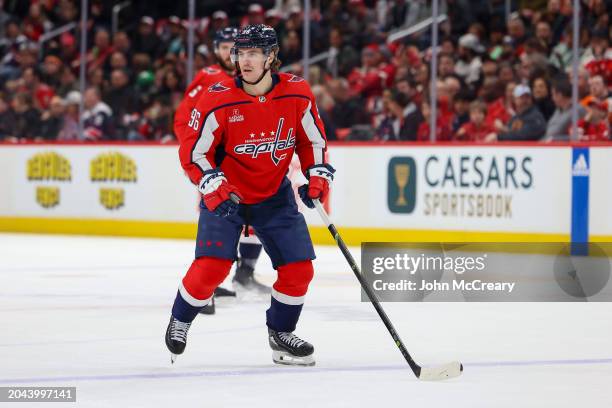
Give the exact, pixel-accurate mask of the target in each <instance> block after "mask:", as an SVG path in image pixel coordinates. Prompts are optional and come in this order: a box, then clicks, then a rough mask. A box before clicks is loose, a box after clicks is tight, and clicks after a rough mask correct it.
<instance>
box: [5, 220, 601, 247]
mask: <svg viewBox="0 0 612 408" xmlns="http://www.w3.org/2000/svg"><path fill="white" fill-rule="evenodd" d="M196 227H197V226H196V224H195V223H188V222H159V221H133V220H107V219H84V218H83V219H81V218H42V217H40V218H38V217H0V231H1V232H26V233H43V234H76V235H103V236H121V237H150V238H184V239H194V238H195V236H196V230H197V228H196ZM338 229H339V232H340V234H341V235H342V239H343V240H344V241H345V242H346V243H347V244H348V245H360V244H361V243H362V242H569V241H570V235H569V234H536V233H517V232H489V231H449V230H444V231H435V230H407V229H390V228H355V227H345V228H344V227H339V228H338ZM310 234H311V237H312V240H313V242H314V243H315V244H327V245H334V240H333V238H332V237H331V235H330V233H329V231H328V230H327V228H325V227H316V226H313V227H310ZM590 238H591V241H592V242H612V236H591V237H590Z"/></svg>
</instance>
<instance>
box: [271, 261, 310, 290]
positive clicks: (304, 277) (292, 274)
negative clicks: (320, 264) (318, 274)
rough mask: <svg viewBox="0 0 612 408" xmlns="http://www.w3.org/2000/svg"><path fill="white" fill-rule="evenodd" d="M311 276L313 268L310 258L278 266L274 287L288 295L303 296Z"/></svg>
mask: <svg viewBox="0 0 612 408" xmlns="http://www.w3.org/2000/svg"><path fill="white" fill-rule="evenodd" d="M313 276H314V269H313V267H312V261H310V260H308V261H301V262H294V263H290V264H287V265H283V266H279V267H278V279H277V280H276V282H275V283H274V289H275V290H276V291H278V292H280V293H282V294H285V295H289V296H304V295H305V294H306V292H307V291H308V284H309V283H310V281H311V280H312V277H313Z"/></svg>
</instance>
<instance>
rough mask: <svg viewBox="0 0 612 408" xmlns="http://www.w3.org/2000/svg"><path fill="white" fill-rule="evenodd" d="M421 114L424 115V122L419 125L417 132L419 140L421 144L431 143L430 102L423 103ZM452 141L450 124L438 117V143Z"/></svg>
mask: <svg viewBox="0 0 612 408" xmlns="http://www.w3.org/2000/svg"><path fill="white" fill-rule="evenodd" d="M421 112H422V113H423V118H424V120H423V122H421V124H420V125H419V129H418V130H417V140H418V141H421V142H428V141H429V134H430V132H429V120H430V115H431V109H430V106H429V101H426V100H424V101H423V102H421ZM450 139H451V130H450V127H449V126H448V122H447V121H445V120H444V118H442V117H440V116H438V117H437V118H436V137H435V140H436V141H438V142H443V141H448V140H450Z"/></svg>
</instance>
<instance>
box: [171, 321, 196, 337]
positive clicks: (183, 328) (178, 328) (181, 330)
mask: <svg viewBox="0 0 612 408" xmlns="http://www.w3.org/2000/svg"><path fill="white" fill-rule="evenodd" d="M189 326H191V323H185V322H181V321H179V320H174V321H173V322H172V328H171V329H170V338H171V339H172V340H176V341H180V342H181V343H185V338H186V337H187V331H188V330H189Z"/></svg>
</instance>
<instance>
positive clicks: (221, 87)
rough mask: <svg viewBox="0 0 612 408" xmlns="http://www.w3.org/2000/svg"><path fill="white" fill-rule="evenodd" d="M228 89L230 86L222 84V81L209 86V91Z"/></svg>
mask: <svg viewBox="0 0 612 408" xmlns="http://www.w3.org/2000/svg"><path fill="white" fill-rule="evenodd" d="M227 90H229V88H228V87H227V86H223V85H221V82H217V83H216V84H212V85H211V86H209V87H208V92H223V91H227Z"/></svg>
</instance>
